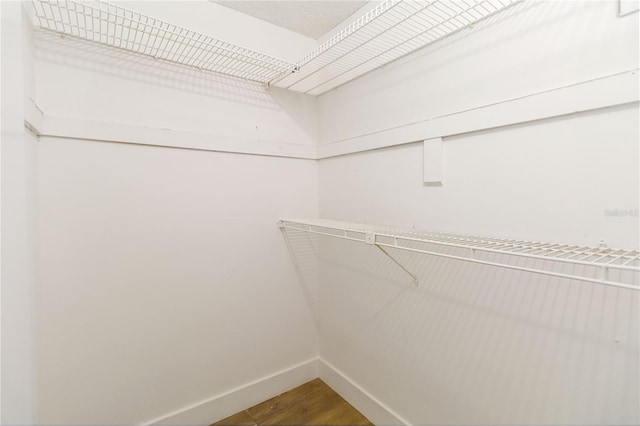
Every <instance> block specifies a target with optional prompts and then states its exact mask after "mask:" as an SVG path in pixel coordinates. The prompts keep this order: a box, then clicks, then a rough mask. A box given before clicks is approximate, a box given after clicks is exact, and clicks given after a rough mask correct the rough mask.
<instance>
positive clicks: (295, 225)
mask: <svg viewBox="0 0 640 426" xmlns="http://www.w3.org/2000/svg"><path fill="white" fill-rule="evenodd" d="M303 223H304V225H302V226H301V224H303ZM280 227H281V228H283V229H294V230H300V231H304V232H310V233H313V234H317V235H324V236H329V237H334V238H341V239H347V240H350V241H357V242H361V243H364V242H366V241H367V235H369V238H373V241H374V242H373V244H375V245H376V246H380V247H389V248H396V249H400V250H405V251H410V252H415V253H423V254H428V255H433V256H439V257H445V258H450V259H457V260H463V261H468V262H473V263H478V264H484V265H492V266H497V267H501V268H507V269H513V270H520V271H525V272H532V273H538V274H543V275H549V276H555V277H560V278H568V279H575V280H579V281H584V282H591V283H596V284H603V285H607V286H613V287H619V288H624V289H629V290H635V291H640V286H638V285H636V284H628V283H624V282H618V281H612V280H611V279H610V277H609V276H610V273H609V272H610V271H611V270H617V271H629V272H632V273H636V274H638V273H640V266H637V265H636V266H632V265H630V263H631V262H636V261H638V260H639V259H640V252H638V251H637V250H622V249H616V250H613V249H609V248H606V249H598V248H595V247H579V248H578V249H575V250H574V251H576V252H577V253H576V254H583V255H584V254H587V257H586V258H582V259H576V258H574V259H568V258H566V257H555V256H545V255H539V254H527V253H521V252H512V251H506V250H501V249H492V248H487V247H476V246H473V245H464V244H460V243H458V242H455V241H452V242H442V241H433V240H430V239H429V238H428V237H427V236H425V237H423V238H415V237H407V236H403V235H400V234H402V231H399V232H398V233H397V234H391V233H387V232H389V230H385V231H382V232H378V231H375V230H373V229H375V228H374V227H368V229H367V230H363V229H356V228H355V227H353V226H348V225H347V226H344V227H342V226H340V223H338V224H337V225H334V226H333V227H331V226H330V225H329V224H328V223H326V222H319V223H315V224H314V223H312V221H309V222H308V223H305V222H297V221H281V222H280ZM347 228H348V229H347ZM378 229H380V228H378ZM329 230H330V231H333V232H327V231H329ZM338 231H343V232H344V234H340V233H336V232H338ZM347 232H351V233H357V234H359V235H362V238H356V237H350V236H347V235H346V233H347ZM371 235H373V237H371ZM439 235H443V234H439ZM451 237H452V240H455V239H456V238H457V237H459V236H456V235H451ZM386 239H391V241H392V243H387V242H385V241H384V240H386ZM402 242H412V243H415V242H418V243H427V244H435V245H440V246H446V247H456V248H466V249H470V252H471V253H475V251H483V252H487V253H499V254H506V255H514V256H518V257H522V258H529V259H535V260H542V261H544V262H552V263H551V265H552V264H553V262H561V263H565V264H574V265H581V266H586V267H592V268H596V270H598V271H601V272H600V274H599V275H600V276H599V277H598V278H594V277H591V276H587V274H586V273H585V274H582V275H579V274H568V273H563V272H557V271H554V270H549V269H544V268H530V267H523V266H518V265H513V264H509V263H505V262H498V261H488V260H483V259H478V258H477V257H475V256H474V257H469V256H464V255H455V254H450V253H443V252H438V251H435V250H431V249H423V248H416V247H410V246H407V245H403V244H401V243H402ZM530 244H531V245H535V244H540V243H533V242H531V243H530ZM552 245H553V244H552ZM594 254H597V256H595V259H597V260H598V261H594V260H585V259H589V258H590V257H592V256H593V255H594ZM614 254H617V255H615V256H614ZM472 255H473V254H472ZM609 257H613V259H612V260H610V261H606V262H605V261H602V259H608V258H609ZM627 257H628V259H627V260H626V262H624V263H623V264H614V262H615V261H617V260H624V259H625V258H627ZM548 267H550V266H548ZM636 279H637V277H636Z"/></svg>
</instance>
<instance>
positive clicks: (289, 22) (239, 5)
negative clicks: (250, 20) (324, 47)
mask: <svg viewBox="0 0 640 426" xmlns="http://www.w3.org/2000/svg"><path fill="white" fill-rule="evenodd" d="M215 3H218V4H220V5H222V6H225V7H228V8H231V9H234V10H237V11H238V12H242V13H244V14H247V15H251V16H253V17H255V18H258V19H262V20H263V21H267V22H270V23H272V24H274V25H277V26H279V27H282V28H286V29H288V30H291V31H294V32H297V33H299V34H302V35H305V36H307V37H311V38H313V39H316V40H317V39H318V38H320V36H322V35H323V34H326V33H327V32H328V31H330V30H332V29H333V28H335V27H336V26H338V25H339V24H341V23H342V22H343V21H344V20H345V19H347V18H348V17H349V16H351V15H352V14H353V13H355V12H356V11H357V10H358V9H360V8H361V7H362V6H364V5H365V4H366V3H367V2H366V1H354V0H350V1H316V0H307V1H268V0H267V1H251V0H245V1H238V0H236V1H215Z"/></svg>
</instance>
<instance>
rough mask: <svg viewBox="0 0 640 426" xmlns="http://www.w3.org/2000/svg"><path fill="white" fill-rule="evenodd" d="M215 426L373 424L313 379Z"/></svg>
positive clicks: (322, 383) (323, 384) (320, 381)
mask: <svg viewBox="0 0 640 426" xmlns="http://www.w3.org/2000/svg"><path fill="white" fill-rule="evenodd" d="M218 425H254V426H255V425H373V423H371V422H370V421H369V420H367V418H366V417H365V416H363V415H362V414H361V413H360V412H359V411H358V410H356V409H355V408H353V407H352V406H351V405H350V404H349V403H348V402H347V401H345V400H344V399H342V397H341V396H340V395H338V394H337V393H335V392H334V391H333V389H331V388H330V387H329V386H327V385H326V384H325V383H324V382H323V381H322V380H320V379H315V380H312V381H310V382H308V383H305V384H304V385H302V386H298V387H297V388H295V389H292V390H290V391H288V392H285V393H283V394H282V395H279V396H276V397H275V398H271V399H269V400H267V401H265V402H262V403H260V404H258V405H255V406H253V407H251V408H248V409H246V410H244V411H241V412H239V413H237V414H234V415H233V416H230V417H227V418H226V419H223V420H220V421H219V422H217V423H214V424H213V425H212V426H218Z"/></svg>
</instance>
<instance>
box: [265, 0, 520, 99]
mask: <svg viewBox="0 0 640 426" xmlns="http://www.w3.org/2000/svg"><path fill="white" fill-rule="evenodd" d="M520 1H522V0H435V1H425V0H412V1H402V0H385V1H383V2H381V3H380V4H378V5H377V6H376V7H375V8H374V9H372V10H371V11H369V12H368V13H366V14H365V15H364V16H362V17H360V18H359V19H358V20H356V21H355V22H353V23H352V24H351V25H349V26H348V27H346V28H344V29H343V30H342V31H340V32H339V33H337V34H336V35H334V36H333V37H331V38H330V39H329V40H327V41H326V42H325V43H323V44H322V45H320V46H319V47H318V48H317V49H315V50H314V51H313V52H311V53H310V54H309V55H307V56H306V57H304V58H303V59H301V60H300V61H299V62H298V68H299V72H296V73H295V74H287V75H284V74H283V75H282V76H280V77H278V78H276V79H274V80H273V81H272V82H271V84H274V85H276V86H279V87H284V88H287V89H291V90H294V91H298V92H304V93H309V94H312V95H319V94H322V93H324V92H326V91H328V90H331V89H333V88H335V87H337V86H340V85H342V84H344V83H347V82H349V81H351V80H353V79H355V78H357V77H359V76H361V75H363V74H366V73H367V72H369V71H372V70H374V69H375V68H378V67H380V66H382V65H385V64H387V63H389V62H391V61H394V60H396V59H398V58H400V57H402V56H405V55H407V54H409V53H411V52H413V51H415V50H417V49H420V48H422V47H425V46H427V45H429V44H431V43H434V42H436V41H438V40H440V39H442V38H444V37H447V36H449V35H451V34H453V33H455V32H457V31H460V30H462V29H464V28H467V27H470V26H472V25H473V24H475V23H477V22H478V21H480V20H482V19H485V18H487V17H489V16H491V15H494V14H496V13H497V12H500V11H502V10H503V9H505V8H507V7H509V6H511V5H513V4H515V3H519V2H520Z"/></svg>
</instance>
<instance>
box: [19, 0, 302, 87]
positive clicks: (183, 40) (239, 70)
mask: <svg viewBox="0 0 640 426" xmlns="http://www.w3.org/2000/svg"><path fill="white" fill-rule="evenodd" d="M31 4H32V5H33V10H34V15H35V21H36V25H37V26H39V27H40V28H43V29H46V30H50V31H54V32H56V33H59V34H62V35H65V36H71V37H74V38H78V39H82V40H88V41H91V42H95V43H100V44H104V45H108V46H111V47H115V48H118V49H122V50H126V51H130V52H135V53H139V54H143V55H146V56H150V57H153V58H155V59H162V60H165V61H169V62H174V63H179V64H181V65H186V66H189V67H192V68H197V69H199V70H204V71H211V72H215V73H218V74H224V75H227V76H231V77H237V78H241V79H244V80H249V81H254V82H259V83H262V84H268V83H269V82H270V81H271V80H274V79H276V78H279V77H281V76H282V75H286V74H290V73H293V72H295V71H296V70H297V66H296V65H295V64H293V63H290V62H287V61H284V60H282V59H278V58H275V57H272V56H269V55H265V54H263V53H259V52H256V51H254V50H251V49H247V48H244V47H241V46H237V45H234V44H232V43H228V42H225V41H222V40H218V39H216V38H213V37H211V36H208V35H205V34H201V33H198V32H196V31H192V30H189V29H187V28H183V27H180V26H178V25H175V24H171V23H169V22H165V21H162V20H160V19H156V18H153V17H150V16H147V15H144V14H142V13H139V12H135V11H133V10H129V9H126V8H124V7H121V6H117V5H114V4H111V3H108V2H105V1H101V0H90V1H75V0H32V2H31Z"/></svg>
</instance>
